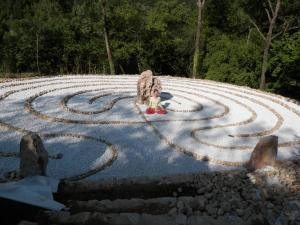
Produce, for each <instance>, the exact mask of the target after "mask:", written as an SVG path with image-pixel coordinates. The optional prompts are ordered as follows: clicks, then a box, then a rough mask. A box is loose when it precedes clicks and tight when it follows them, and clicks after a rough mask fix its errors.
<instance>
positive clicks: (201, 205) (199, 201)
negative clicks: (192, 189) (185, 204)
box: [195, 196, 207, 210]
mask: <svg viewBox="0 0 300 225" xmlns="http://www.w3.org/2000/svg"><path fill="white" fill-rule="evenodd" d="M195 198H196V199H197V206H198V207H197V208H198V209H199V210H204V208H205V205H206V203H207V200H206V199H205V197H204V196H198V197H195Z"/></svg>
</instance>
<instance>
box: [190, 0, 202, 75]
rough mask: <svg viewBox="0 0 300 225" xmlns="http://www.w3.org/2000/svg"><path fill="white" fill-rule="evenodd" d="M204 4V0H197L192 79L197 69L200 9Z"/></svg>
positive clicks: (200, 22)
mask: <svg viewBox="0 0 300 225" xmlns="http://www.w3.org/2000/svg"><path fill="white" fill-rule="evenodd" d="M204 4H205V0H197V6H198V20H197V32H196V41H195V52H194V57H193V73H192V77H193V79H195V78H196V75H197V74H198V71H199V54H200V35H201V28H202V11H203V7H204Z"/></svg>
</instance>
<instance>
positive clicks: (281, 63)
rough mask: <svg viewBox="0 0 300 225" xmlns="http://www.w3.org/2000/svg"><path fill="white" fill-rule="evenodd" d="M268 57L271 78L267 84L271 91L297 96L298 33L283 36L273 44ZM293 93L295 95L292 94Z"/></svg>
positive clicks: (298, 73) (298, 68)
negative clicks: (290, 93)
mask: <svg viewBox="0 0 300 225" xmlns="http://www.w3.org/2000/svg"><path fill="white" fill-rule="evenodd" d="M272 47H273V48H272V50H271V57H270V69H271V73H272V77H271V79H270V82H269V84H268V88H269V90H271V91H274V92H278V93H281V94H286V93H287V92H293V94H295V95H296V91H298V94H299V88H300V87H299V86H300V84H299V80H300V31H298V32H295V33H294V34H291V35H286V36H284V38H283V39H281V40H278V41H276V42H274V43H273V46H272ZM294 92H295V93H294Z"/></svg>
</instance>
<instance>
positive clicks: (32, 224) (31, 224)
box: [18, 220, 38, 225]
mask: <svg viewBox="0 0 300 225" xmlns="http://www.w3.org/2000/svg"><path fill="white" fill-rule="evenodd" d="M18 225H38V224H37V223H35V222H30V221H26V220H22V221H21V222H19V223H18Z"/></svg>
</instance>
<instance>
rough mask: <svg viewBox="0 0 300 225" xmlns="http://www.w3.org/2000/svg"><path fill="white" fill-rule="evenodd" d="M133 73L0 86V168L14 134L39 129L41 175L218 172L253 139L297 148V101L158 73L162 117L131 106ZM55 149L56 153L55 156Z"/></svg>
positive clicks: (236, 161) (14, 154) (283, 154)
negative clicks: (44, 170) (44, 155)
mask: <svg viewBox="0 0 300 225" xmlns="http://www.w3.org/2000/svg"><path fill="white" fill-rule="evenodd" d="M137 79H138V76H133V75H120V76H96V75H93V76H88V75H86V76H59V77H51V78H39V79H30V80H23V81H17V80H15V81H10V82H4V83H0V174H1V176H3V175H4V174H5V173H6V172H9V171H13V170H17V169H18V165H19V158H18V149H19V142H20V139H21V137H22V136H23V135H24V134H26V133H27V132H30V131H33V132H37V133H39V135H40V136H41V137H42V139H43V141H44V143H45V147H46V149H47V151H48V152H49V155H50V160H49V164H48V175H49V176H52V177H56V178H64V179H69V180H80V179H85V178H86V179H104V178H109V177H110V178H111V177H115V178H121V177H132V176H158V175H170V174H174V173H189V172H197V171H210V170H226V169H232V168H236V167H239V166H241V165H242V164H243V163H244V162H245V161H247V160H248V159H249V157H250V154H251V152H252V149H253V148H254V146H255V144H256V143H257V141H258V140H259V138H260V137H262V136H266V135H278V136H279V152H278V154H279V158H280V159H291V158H295V157H299V154H300V107H299V105H297V104H295V103H293V102H291V101H289V100H287V99H285V98H283V97H280V96H275V95H271V94H267V93H263V92H259V91H257V90H253V89H249V88H245V87H237V86H233V85H228V84H223V83H217V82H211V81H205V80H190V79H181V78H172V77H160V79H161V81H162V86H163V92H162V94H161V97H162V99H163V102H162V104H163V105H164V106H165V107H166V109H167V110H168V114H167V115H146V114H145V109H146V107H145V106H142V105H138V104H136V103H135V98H136V83H137ZM58 154H61V155H62V157H56V156H57V155H58Z"/></svg>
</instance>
